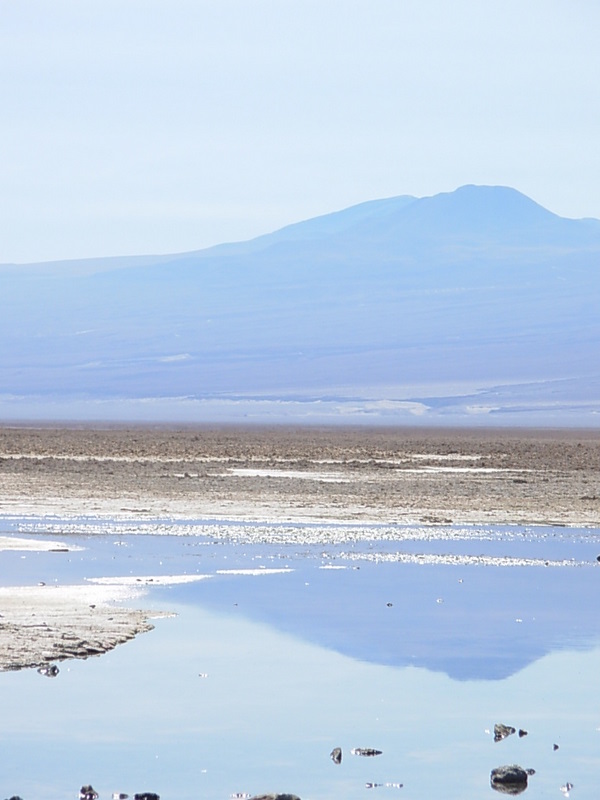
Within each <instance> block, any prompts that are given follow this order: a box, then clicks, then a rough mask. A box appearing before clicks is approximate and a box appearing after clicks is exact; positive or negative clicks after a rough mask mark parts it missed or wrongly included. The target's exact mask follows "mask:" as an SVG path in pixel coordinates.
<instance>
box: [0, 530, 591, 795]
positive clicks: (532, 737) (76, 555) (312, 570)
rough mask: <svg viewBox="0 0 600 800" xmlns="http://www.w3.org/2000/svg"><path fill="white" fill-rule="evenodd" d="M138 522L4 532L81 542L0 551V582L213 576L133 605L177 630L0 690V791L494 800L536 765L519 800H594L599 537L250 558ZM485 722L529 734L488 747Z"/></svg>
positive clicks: (519, 536)
mask: <svg viewBox="0 0 600 800" xmlns="http://www.w3.org/2000/svg"><path fill="white" fill-rule="evenodd" d="M152 526H153V523H147V524H146V525H144V526H141V527H140V530H143V531H144V533H143V534H135V533H132V530H133V529H134V528H133V527H132V525H131V524H123V523H118V522H114V523H111V524H106V523H103V526H102V527H103V533H101V535H98V526H97V522H95V521H86V520H81V521H79V522H78V523H77V524H76V525H73V524H70V525H69V526H67V525H66V524H64V523H61V522H60V521H58V520H39V521H31V520H28V521H24V520H5V521H4V522H3V523H2V527H3V531H2V532H9V533H10V532H14V533H18V534H19V535H20V536H22V535H27V534H29V535H40V534H42V533H44V532H47V533H48V534H49V535H51V536H52V537H56V535H57V532H59V531H60V530H63V532H66V533H65V535H63V536H62V537H61V538H62V539H63V540H68V541H69V544H78V545H80V546H82V547H84V548H85V549H84V550H83V551H81V552H71V553H68V554H66V553H64V554H58V553H27V554H25V555H24V554H22V553H15V552H5V553H0V565H1V574H2V581H3V583H4V584H8V583H12V584H15V585H16V584H35V583H37V582H38V581H41V580H43V581H47V582H50V581H51V580H56V581H57V582H59V583H67V582H80V581H82V580H83V579H84V578H93V577H107V576H111V575H161V574H170V575H172V574H184V573H187V574H196V573H198V574H207V575H210V576H211V577H210V579H207V580H203V581H200V582H198V583H194V584H186V585H178V586H170V587H155V588H152V589H151V590H150V591H149V593H148V595H147V596H146V597H144V598H142V600H141V601H138V602H137V603H136V604H137V605H139V606H142V607H145V608H152V607H155V608H157V609H161V610H172V611H175V612H176V613H177V616H176V617H173V618H167V619H160V620H157V621H156V628H155V630H154V631H152V632H150V633H148V634H144V635H141V636H139V637H137V638H136V639H135V640H133V641H132V642H129V643H128V644H125V645H122V646H120V647H118V648H117V649H116V650H114V651H112V652H111V653H108V654H106V655H103V656H101V657H99V658H91V659H88V660H86V661H69V662H63V663H62V664H61V665H60V668H61V671H60V674H59V675H58V677H57V678H55V679H48V678H45V677H42V676H40V675H38V674H37V672H36V671H35V670H24V671H21V672H14V673H3V674H1V675H0V708H1V709H2V728H1V730H2V734H1V735H2V769H1V771H0V796H2V797H4V796H6V797H10V796H11V795H13V794H19V795H21V797H23V798H24V799H25V800H37V799H38V798H40V800H41V798H56V800H62V799H63V798H64V799H65V800H66V799H67V798H73V797H76V796H77V791H78V789H79V787H80V786H81V785H82V784H86V783H91V784H93V786H94V787H95V788H96V790H97V791H99V793H100V797H101V798H105V797H110V796H111V794H112V792H127V793H129V794H130V795H133V793H134V792H142V791H154V792H158V793H159V794H160V795H161V797H162V798H163V800H165V799H166V798H181V800H187V798H190V800H191V798H199V797H202V798H207V799H208V800H213V798H214V800H217V799H218V798H224V799H225V798H229V797H230V796H231V795H232V794H235V793H249V794H254V793H260V792H266V791H281V792H294V793H296V794H298V795H299V796H300V797H301V798H302V799H303V800H308V799H309V798H312V800H325V799H326V798H327V799H328V798H340V797H345V798H350V799H351V800H352V799H353V798H363V797H372V796H374V795H375V796H380V795H383V796H399V797H406V798H408V797H410V798H433V797H442V796H444V797H448V798H457V799H458V798H465V797H473V798H475V797H482V796H486V795H487V796H488V797H491V798H493V797H495V796H497V795H496V793H495V792H494V791H493V790H492V789H491V788H490V786H489V774H490V771H491V769H493V768H494V767H496V766H499V765H502V764H511V763H519V764H521V765H522V766H523V767H525V768H528V767H531V768H534V769H535V770H536V774H535V775H534V776H533V777H531V778H530V780H529V787H528V789H527V792H526V796H527V797H531V798H533V797H557V798H559V800H560V798H561V797H562V795H561V789H560V787H561V786H563V785H564V784H566V783H567V782H570V783H572V784H573V786H574V788H573V790H572V792H571V796H572V797H576V798H582V800H583V799H584V798H587V797H592V796H594V797H595V796H596V794H597V786H598V783H599V781H600V692H598V690H597V683H598V675H599V674H600V618H599V616H598V614H597V610H598V608H599V602H598V601H599V599H600V571H599V568H598V565H597V562H596V556H597V555H598V552H599V551H598V547H600V540H598V539H597V536H598V534H599V532H598V531H594V530H589V529H586V530H573V529H562V528H557V529H552V528H540V529H533V528H528V529H520V528H515V527H511V528H477V529H452V528H430V529H426V530H425V533H424V532H423V531H424V529H418V530H417V529H415V530H411V529H410V528H404V529H402V531H399V535H398V537H397V538H396V539H393V538H387V539H385V540H384V541H379V540H378V539H377V537H376V535H373V534H374V529H372V528H371V529H369V530H368V535H366V536H364V537H361V535H360V529H358V528H357V529H356V531H355V532H354V533H355V535H353V536H352V537H350V539H348V537H341V539H340V537H339V536H337V535H334V533H333V532H332V535H331V537H329V539H330V541H329V542H318V543H310V542H311V541H312V540H311V537H310V536H308V537H305V536H303V535H302V536H301V535H299V536H298V537H297V538H296V539H295V541H294V543H292V544H287V545H283V544H280V543H272V542H269V541H264V540H263V541H262V542H261V543H257V544H253V543H252V538H253V536H252V526H247V527H245V526H240V527H239V529H238V531H237V533H238V534H240V535H236V536H234V537H231V536H222V535H221V533H222V532H223V527H222V526H215V527H214V528H211V529H210V530H207V529H206V526H203V527H201V530H202V534H198V533H194V532H193V531H191V530H190V526H188V527H185V526H183V527H181V528H176V526H175V527H172V529H169V527H168V526H167V528H166V531H167V532H165V526H164V524H162V523H160V524H159V523H156V530H157V531H158V530H160V531H161V532H162V535H160V536H159V535H152V533H151V532H152ZM191 528H192V529H193V525H192V526H191ZM209 528H210V526H209ZM87 531H89V532H90V533H87ZM182 531H183V532H184V533H185V534H186V535H174V533H175V532H179V533H181V532H182ZM298 531H299V534H300V533H303V532H305V531H306V527H305V526H304V527H303V526H299V527H298ZM245 533H248V534H249V535H247V536H246V535H241V534H245ZM375 534H376V531H375ZM254 538H257V537H254ZM273 538H274V539H277V538H278V537H277V536H274V537H273ZM323 538H324V539H326V538H327V537H323ZM307 542H308V543H307ZM430 557H433V558H430ZM546 562H547V563H548V565H549V566H544V564H545V563H546ZM280 570H286V571H280ZM495 722H504V723H506V724H509V725H514V726H515V727H517V728H523V729H526V730H527V731H528V735H527V736H525V737H522V738H519V737H518V736H517V735H514V736H511V737H509V738H508V739H506V740H504V741H502V742H498V743H495V742H494V740H493V726H494V723H495ZM554 744H558V745H559V749H558V750H554V748H553V745H554ZM336 746H339V747H341V748H342V749H343V754H344V755H343V760H342V763H341V765H339V766H338V765H335V764H334V763H333V762H332V761H331V759H330V758H329V753H330V752H331V750H332V749H333V748H334V747H336ZM353 747H375V748H378V749H380V750H382V751H383V753H382V755H380V756H377V757H375V758H361V757H358V756H353V755H351V754H350V749H351V748H353ZM368 783H377V784H390V785H388V786H386V785H383V786H379V787H375V788H367V785H366V784H368ZM393 784H403V788H398V787H397V786H395V785H393Z"/></svg>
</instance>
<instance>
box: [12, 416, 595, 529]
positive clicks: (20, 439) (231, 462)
mask: <svg viewBox="0 0 600 800" xmlns="http://www.w3.org/2000/svg"><path fill="white" fill-rule="evenodd" d="M599 477H600V431H598V430H586V431H583V430H582V431H577V430H564V431H563V430H556V431H555V430H542V429H540V430H529V429H513V430H508V429H495V430H486V429H473V430H462V429H455V430H453V429H448V430H444V429H411V428H392V429H365V428H287V427H272V428H264V427H230V426H229V427H227V426H225V427H194V426H189V427H179V428H168V427H150V426H147V427H142V426H140V427H123V426H121V427H112V428H111V427H95V428H91V427H62V428H61V427H52V426H45V427H10V426H4V427H0V514H4V515H18V516H28V515H35V516H38V517H41V516H53V515H54V516H59V517H61V518H65V517H78V516H88V517H89V516H98V517H107V518H111V519H132V520H138V521H139V520H144V519H148V518H161V519H165V518H169V519H180V520H181V519H196V520H198V519H216V520H245V521H264V522H307V523H318V522H351V523H356V522H364V523H425V524H436V523H446V524H447V523H471V524H473V523H486V524H494V523H499V524H504V523H521V524H560V525H588V526H597V525H600V491H599V490H598V480H599Z"/></svg>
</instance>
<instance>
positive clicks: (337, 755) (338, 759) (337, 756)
mask: <svg viewBox="0 0 600 800" xmlns="http://www.w3.org/2000/svg"><path fill="white" fill-rule="evenodd" d="M329 755H330V756H331V760H332V761H333V763H334V764H341V763H342V748H341V747H334V748H333V750H332V751H331V753H330V754H329Z"/></svg>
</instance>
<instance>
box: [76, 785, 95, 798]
mask: <svg viewBox="0 0 600 800" xmlns="http://www.w3.org/2000/svg"><path fill="white" fill-rule="evenodd" d="M79 800H98V792H97V791H96V790H95V789H94V788H93V787H92V786H91V785H88V786H82V787H81V789H80V790H79Z"/></svg>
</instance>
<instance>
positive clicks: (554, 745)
mask: <svg viewBox="0 0 600 800" xmlns="http://www.w3.org/2000/svg"><path fill="white" fill-rule="evenodd" d="M552 749H553V750H554V751H555V752H556V750H558V745H557V744H553V745H552Z"/></svg>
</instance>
